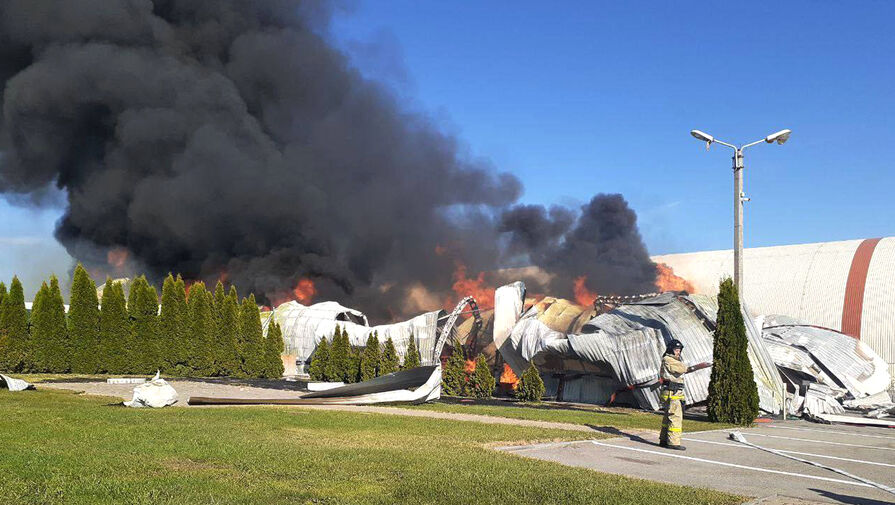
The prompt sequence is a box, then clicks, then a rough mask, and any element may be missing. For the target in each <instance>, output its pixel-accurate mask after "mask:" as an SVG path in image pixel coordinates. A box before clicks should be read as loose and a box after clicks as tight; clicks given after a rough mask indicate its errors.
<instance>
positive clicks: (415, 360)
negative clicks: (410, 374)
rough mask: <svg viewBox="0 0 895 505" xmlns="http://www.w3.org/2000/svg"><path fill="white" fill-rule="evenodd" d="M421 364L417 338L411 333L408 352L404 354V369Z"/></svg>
mask: <svg viewBox="0 0 895 505" xmlns="http://www.w3.org/2000/svg"><path fill="white" fill-rule="evenodd" d="M418 366H420V352H419V351H418V350H417V348H416V338H415V337H414V336H413V335H412V334H411V335H410V344H408V345H407V352H406V353H405V354H404V364H403V365H402V366H401V369H402V370H410V369H411V368H416V367H418Z"/></svg>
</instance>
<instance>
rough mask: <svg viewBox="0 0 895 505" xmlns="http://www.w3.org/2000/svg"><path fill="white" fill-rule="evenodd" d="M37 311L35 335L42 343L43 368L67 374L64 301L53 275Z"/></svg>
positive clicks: (69, 368)
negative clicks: (38, 312) (37, 325)
mask: <svg viewBox="0 0 895 505" xmlns="http://www.w3.org/2000/svg"><path fill="white" fill-rule="evenodd" d="M39 309H40V314H38V322H39V327H38V328H37V330H38V331H37V332H36V334H39V335H40V337H39V338H40V339H42V340H43V341H44V345H43V346H42V347H43V349H44V353H43V356H42V359H43V366H44V367H45V369H46V371H48V372H52V373H65V372H68V371H70V370H71V345H70V342H69V340H68V325H67V324H66V321H65V301H64V300H63V299H62V290H61V289H60V288H59V279H57V278H56V276H55V275H51V276H50V285H49V290H48V291H47V292H46V294H45V296H44V297H43V300H42V303H41V306H40V308H39Z"/></svg>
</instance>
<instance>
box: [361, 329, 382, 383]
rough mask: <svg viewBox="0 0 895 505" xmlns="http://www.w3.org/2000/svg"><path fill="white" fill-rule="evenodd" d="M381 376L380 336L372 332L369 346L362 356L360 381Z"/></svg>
mask: <svg viewBox="0 0 895 505" xmlns="http://www.w3.org/2000/svg"><path fill="white" fill-rule="evenodd" d="M378 376H379V334H378V333H377V332H376V331H371V332H370V335H369V336H368V337H367V345H366V347H364V351H363V353H362V354H361V361H360V380H361V381H368V380H370V379H373V378H376V377H378Z"/></svg>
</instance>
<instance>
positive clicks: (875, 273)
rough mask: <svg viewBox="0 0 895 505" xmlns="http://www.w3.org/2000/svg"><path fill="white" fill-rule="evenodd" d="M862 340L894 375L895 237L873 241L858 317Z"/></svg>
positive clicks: (894, 375)
mask: <svg viewBox="0 0 895 505" xmlns="http://www.w3.org/2000/svg"><path fill="white" fill-rule="evenodd" d="M861 341H863V342H865V343H866V344H867V345H869V346H870V347H871V348H872V349H873V350H874V351H876V353H877V354H879V355H880V357H882V358H883V359H884V360H886V363H889V374H890V375H893V377H895V238H893V237H888V238H884V239H882V240H881V241H880V242H879V244H877V245H876V249H875V250H874V252H873V257H872V258H871V259H870V268H869V270H868V271H867V284H866V286H865V288H864V311H863V314H862V317H861Z"/></svg>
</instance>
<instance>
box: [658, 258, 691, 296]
mask: <svg viewBox="0 0 895 505" xmlns="http://www.w3.org/2000/svg"><path fill="white" fill-rule="evenodd" d="M656 289H657V290H659V291H686V292H687V293H695V292H696V288H695V287H693V284H690V281H688V280H687V279H684V278H683V277H680V276H678V275H675V273H674V270H673V269H672V268H671V267H670V266H668V265H666V264H665V263H656Z"/></svg>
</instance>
